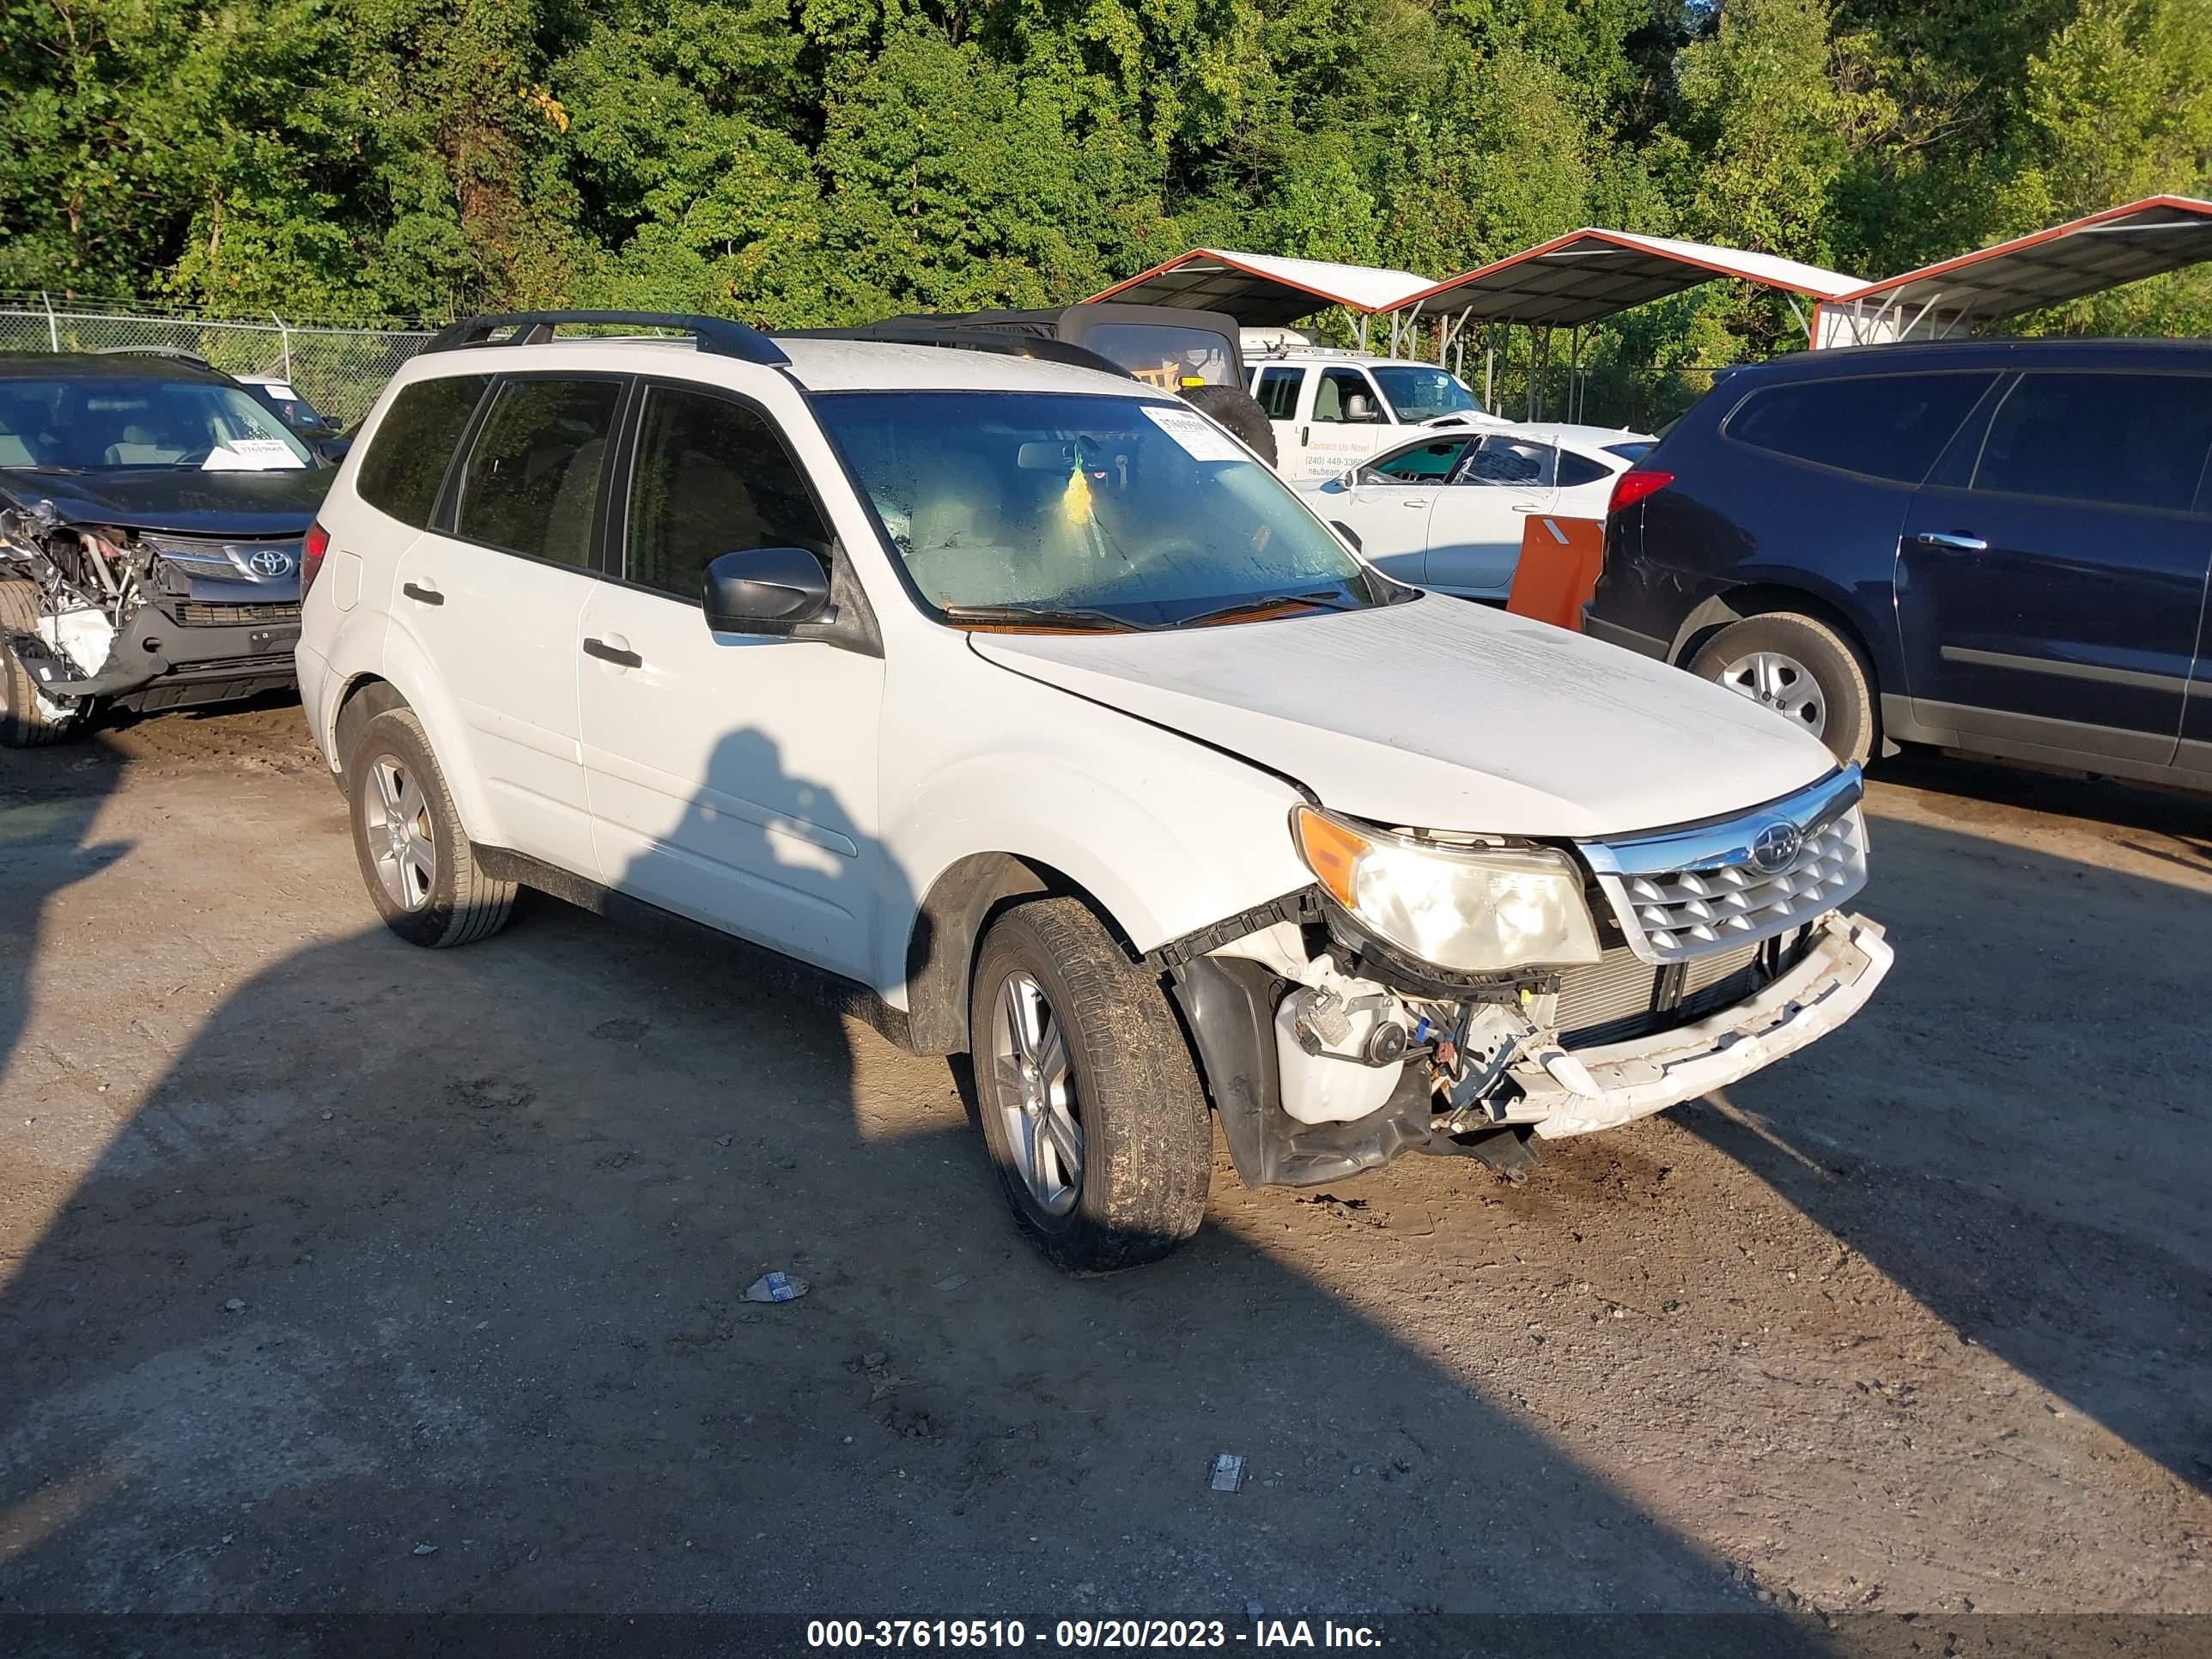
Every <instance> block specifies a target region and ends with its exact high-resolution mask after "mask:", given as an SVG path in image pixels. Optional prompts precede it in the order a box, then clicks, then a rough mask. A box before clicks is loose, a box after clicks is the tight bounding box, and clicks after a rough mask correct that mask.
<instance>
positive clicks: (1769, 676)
mask: <svg viewBox="0 0 2212 1659" xmlns="http://www.w3.org/2000/svg"><path fill="white" fill-rule="evenodd" d="M1690 671H1691V672H1692V673H1693V674H1696V675H1699V677H1701V678H1705V679H1709V680H1711V681H1713V682H1715V683H1716V684H1720V685H1725V686H1726V687H1728V688H1729V690H1731V691H1735V692H1740V693H1741V694H1742V695H1743V696H1747V697H1749V698H1750V699H1751V700H1752V701H1753V702H1756V703H1759V704H1762V705H1764V706H1765V707H1766V708H1771V709H1772V710H1774V712H1775V713H1776V714H1780V715H1782V716H1783V717H1784V719H1785V720H1792V721H1794V722H1796V724H1797V725H1799V726H1802V727H1803V728H1804V729H1805V730H1806V731H1808V732H1811V733H1812V734H1813V735H1814V737H1816V738H1820V741H1821V742H1823V743H1825V744H1827V745H1828V749H1829V752H1830V753H1832V754H1833V755H1834V756H1835V757H1836V758H1837V759H1838V760H1839V761H1848V762H1851V763H1856V764H1857V765H1860V766H1864V765H1865V764H1866V763H1867V760H1868V757H1870V756H1871V755H1872V754H1873V753H1874V746H1875V729H1876V726H1877V716H1876V714H1875V702H1874V676H1873V675H1872V673H1871V672H1869V670H1868V668H1867V665H1866V662H1865V660H1864V659H1863V658H1862V657H1861V656H1860V655H1859V653H1858V650H1857V647H1855V646H1853V645H1852V644H1851V642H1850V641H1849V640H1847V639H1845V638H1844V636H1843V635H1841V634H1839V633H1838V632H1837V631H1836V630H1835V629H1832V628H1831V627H1829V626H1828V625H1827V623H1823V622H1815V621H1814V619H1813V618H1812V617H1805V616H1800V615H1798V614H1797V613H1796V611H1771V612H1769V613H1768V614H1767V615H1765V616H1763V617H1747V618H1746V619H1745V620H1744V621H1742V622H1740V623H1730V624H1729V626H1728V627H1726V628H1723V629H1721V631H1720V632H1719V633H1717V634H1716V635H1713V637H1712V638H1711V640H1710V641H1707V642H1706V644H1705V648H1704V649H1703V650H1701V651H1699V653H1698V654H1697V655H1696V657H1694V658H1693V659H1692V660H1691V663H1690Z"/></svg>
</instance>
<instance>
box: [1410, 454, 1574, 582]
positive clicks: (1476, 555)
mask: <svg viewBox="0 0 2212 1659" xmlns="http://www.w3.org/2000/svg"><path fill="white" fill-rule="evenodd" d="M1558 479H1559V451H1558V450H1557V449H1556V448H1554V447H1553V446H1552V445H1550V444H1547V443H1541V442H1539V441H1536V440H1534V439H1532V438H1524V437H1520V436H1517V435H1513V434H1510V433H1492V434H1490V435H1487V436H1485V437H1483V438H1480V439H1479V440H1478V441H1477V443H1476V447H1475V448H1474V449H1473V450H1471V451H1469V453H1468V454H1466V455H1465V456H1463V457H1462V458H1461V460H1460V464H1459V465H1457V466H1456V467H1455V468H1454V469H1453V471H1452V476H1451V482H1450V483H1449V484H1447V485H1446V486H1445V487H1444V488H1443V490H1442V491H1440V492H1439V493H1438V495H1437V507H1436V512H1435V513H1434V515H1433V516H1431V519H1430V520H1429V584H1428V585H1429V586H1431V587H1435V588H1441V589H1442V590H1443V592H1447V593H1459V594H1464V595H1467V596H1468V597H1470V598H1474V599H1504V598H1505V597H1506V595H1507V594H1508V593H1509V592H1511V590H1512V587H1513V571H1514V568H1515V567H1516V565H1518V564H1519V563H1520V562H1521V538H1522V535H1523V534H1525V533H1526V532H1527V530H1528V523H1529V520H1530V518H1531V517H1532V516H1533V515H1534V514H1536V513H1548V512H1550V511H1551V510H1552V508H1553V503H1554V501H1556V499H1557V497H1558V494H1559V490H1558Z"/></svg>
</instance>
